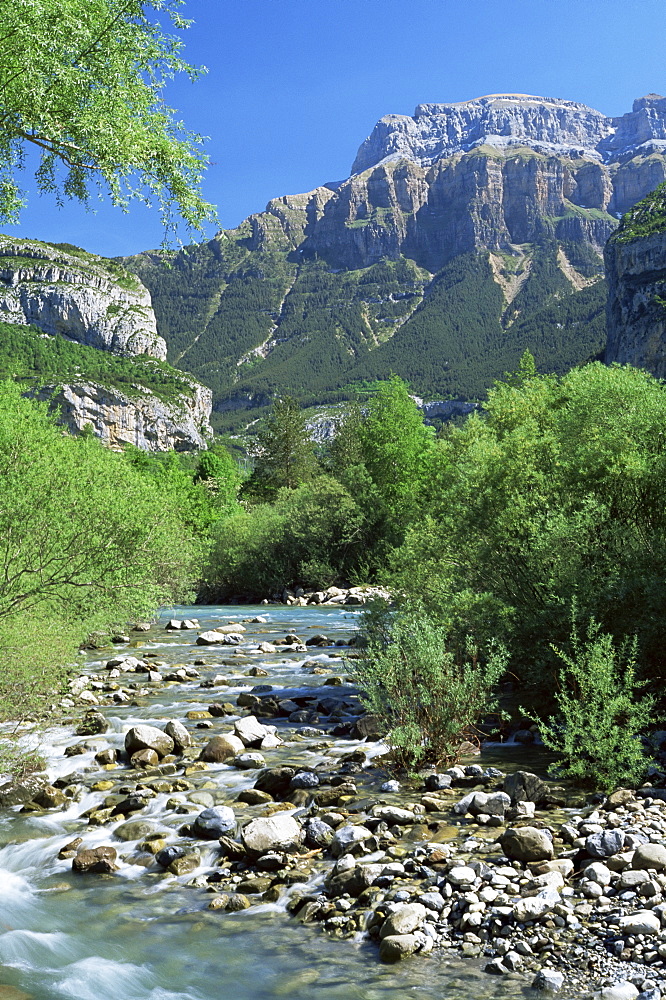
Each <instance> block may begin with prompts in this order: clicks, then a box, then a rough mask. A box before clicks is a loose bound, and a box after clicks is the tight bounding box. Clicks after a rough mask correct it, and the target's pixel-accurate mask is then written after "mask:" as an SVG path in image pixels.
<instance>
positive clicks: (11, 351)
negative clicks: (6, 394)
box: [0, 236, 212, 451]
mask: <svg viewBox="0 0 666 1000" xmlns="http://www.w3.org/2000/svg"><path fill="white" fill-rule="evenodd" d="M165 357H166V344H165V342H164V340H163V339H162V338H161V337H160V336H159V335H158V333H157V326H156V321H155V314H154V312H153V309H152V306H151V301H150V295H149V293H148V291H147V289H146V288H145V287H144V286H143V285H142V284H141V282H140V281H139V280H138V279H137V278H136V276H135V275H133V274H130V273H129V272H128V271H127V270H125V268H123V267H122V266H121V265H120V264H119V263H118V262H117V261H112V260H107V259H105V258H102V257H97V256H95V255H94V254H88V253H86V252H85V251H84V250H81V249H79V248H78V247H73V246H69V245H67V244H58V245H56V244H49V243H42V242H40V241H38V240H16V239H12V238H10V237H3V236H0V375H2V376H7V375H12V376H14V377H18V378H19V379H20V380H21V381H22V382H23V384H24V385H25V388H26V395H31V396H35V397H37V398H39V399H43V400H48V401H49V402H50V405H51V406H52V407H54V408H57V409H58V410H59V419H60V422H61V423H63V424H65V425H66V426H68V427H69V428H70V429H72V430H74V431H81V430H82V429H83V428H84V427H85V426H91V427H92V428H93V430H94V432H95V433H96V434H97V435H98V436H99V437H101V438H102V439H103V440H104V441H105V442H106V443H107V444H109V445H112V446H122V445H123V444H127V443H130V444H134V445H137V446H138V447H140V448H145V449H148V450H153V451H154V450H158V451H162V450H168V449H170V448H175V449H177V450H190V449H192V448H205V447H206V442H207V439H208V438H209V437H210V435H211V434H212V429H211V427H210V425H209V423H208V419H209V416H210V410H211V393H210V390H209V389H207V388H206V387H205V386H203V385H200V384H199V383H198V382H196V381H195V379H194V378H193V377H192V376H191V375H189V374H186V373H185V372H182V371H176V370H174V369H173V368H172V367H171V366H170V365H167V364H166V363H165V361H164V359H165Z"/></svg>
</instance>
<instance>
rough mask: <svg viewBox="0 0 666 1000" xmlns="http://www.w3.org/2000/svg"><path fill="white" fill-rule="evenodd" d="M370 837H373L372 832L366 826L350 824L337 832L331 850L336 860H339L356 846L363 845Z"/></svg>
mask: <svg viewBox="0 0 666 1000" xmlns="http://www.w3.org/2000/svg"><path fill="white" fill-rule="evenodd" d="M370 837H372V831H371V830H368V828H367V827H366V826H353V825H351V824H349V825H347V826H343V827H341V828H340V829H339V830H336V832H335V836H334V837H333V839H332V841H331V843H330V848H329V849H330V852H331V854H332V855H333V857H334V858H339V857H340V855H341V854H346V853H347V852H348V851H349V850H350V849H351V848H353V847H355V846H356V844H362V843H363V841H364V840H369V839H370Z"/></svg>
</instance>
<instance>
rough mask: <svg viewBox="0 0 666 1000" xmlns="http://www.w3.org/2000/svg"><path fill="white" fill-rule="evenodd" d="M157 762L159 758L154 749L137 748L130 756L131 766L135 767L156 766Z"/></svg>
mask: <svg viewBox="0 0 666 1000" xmlns="http://www.w3.org/2000/svg"><path fill="white" fill-rule="evenodd" d="M159 762H160V759H159V757H158V756H157V754H156V753H155V751H154V750H137V752H136V753H133V754H132V756H131V757H130V763H131V765H132V767H136V768H150V767H156V766H157V764H159Z"/></svg>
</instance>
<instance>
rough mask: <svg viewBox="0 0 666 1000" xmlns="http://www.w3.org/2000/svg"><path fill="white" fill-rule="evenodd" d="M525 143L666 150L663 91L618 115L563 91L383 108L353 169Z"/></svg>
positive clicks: (603, 158)
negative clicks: (409, 109)
mask: <svg viewBox="0 0 666 1000" xmlns="http://www.w3.org/2000/svg"><path fill="white" fill-rule="evenodd" d="M481 145H489V146H493V147H494V148H495V149H502V150H507V151H508V150H510V149H512V148H514V149H515V148H516V147H521V146H527V147H529V148H530V149H532V150H534V151H535V152H538V153H544V154H545V155H547V156H552V155H555V156H563V157H568V158H571V159H583V158H584V159H591V160H597V161H599V162H602V163H613V162H621V161H623V160H625V159H628V158H630V157H632V156H636V155H638V154H639V153H644V154H645V153H651V152H654V151H659V152H664V151H666V98H663V97H661V96H659V95H658V94H649V95H648V96H647V97H642V98H639V99H638V100H636V101H634V104H633V108H632V110H631V111H630V112H629V113H628V114H626V115H622V116H621V117H619V118H608V117H606V116H605V115H603V114H602V113H601V112H600V111H595V109H594V108H589V107H588V106H587V105H585V104H579V103H578V102H576V101H567V100H563V99H562V98H553V97H534V96H532V95H530V94H488V95H486V96H485V97H477V98H474V99H473V100H471V101H460V102H457V103H454V104H419V105H418V106H417V108H416V110H415V112H414V114H413V116H412V117H411V118H410V117H409V116H408V115H386V116H385V117H384V118H381V119H380V120H379V121H378V122H377V124H376V125H375V128H374V130H373V132H372V134H371V135H370V136H369V137H368V138H367V139H366V140H365V142H363V143H362V145H361V147H360V149H359V151H358V154H357V156H356V159H355V161H354V164H353V166H352V173H360V172H362V171H364V170H367V169H368V168H369V167H373V166H376V165H377V164H379V163H385V162H387V161H390V160H402V159H408V160H414V161H416V162H417V163H419V164H421V166H430V165H431V164H433V163H435V162H436V161H437V160H441V159H443V158H445V157H449V156H454V155H455V154H456V153H465V152H469V150H471V149H473V148H475V147H477V146H481Z"/></svg>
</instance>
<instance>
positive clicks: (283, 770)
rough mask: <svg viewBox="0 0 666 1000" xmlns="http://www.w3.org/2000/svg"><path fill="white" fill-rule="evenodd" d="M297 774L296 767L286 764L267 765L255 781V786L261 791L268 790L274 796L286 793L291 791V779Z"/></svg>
mask: <svg viewBox="0 0 666 1000" xmlns="http://www.w3.org/2000/svg"><path fill="white" fill-rule="evenodd" d="M295 774H296V771H295V769H294V768H293V767H288V766H286V765H284V766H282V767H267V768H266V769H265V770H264V771H262V772H261V774H260V775H259V777H258V778H257V780H256V781H255V783H254V787H255V788H258V789H259V791H260V792H268V794H269V795H272V796H276V795H284V794H285V793H286V792H288V791H289V785H290V784H291V779H292V778H293V777H294V775H295Z"/></svg>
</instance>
